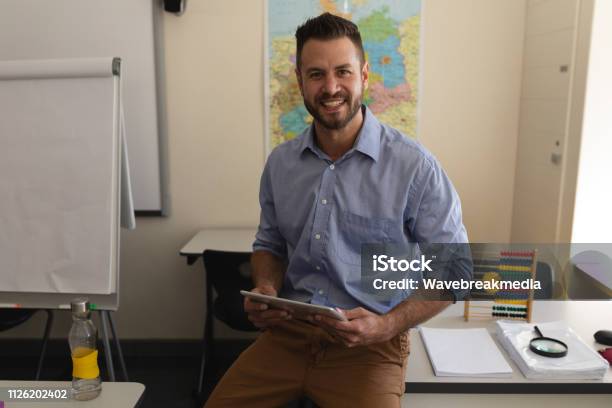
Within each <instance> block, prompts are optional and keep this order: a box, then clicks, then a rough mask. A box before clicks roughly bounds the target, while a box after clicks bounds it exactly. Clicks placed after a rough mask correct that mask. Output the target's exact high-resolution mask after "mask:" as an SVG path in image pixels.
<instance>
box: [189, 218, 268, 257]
mask: <svg viewBox="0 0 612 408" xmlns="http://www.w3.org/2000/svg"><path fill="white" fill-rule="evenodd" d="M256 232H257V228H255V227H242V228H205V229H202V230H200V231H199V232H198V233H197V234H196V235H194V236H193V238H191V239H190V240H189V242H187V243H186V244H185V246H183V248H181V251H180V252H179V253H180V254H181V255H183V256H187V257H188V261H189V263H190V264H192V263H193V261H194V260H195V259H197V258H198V257H200V256H201V255H202V252H204V250H206V249H214V250H217V251H237V252H251V251H252V250H253V241H254V240H255V233H256Z"/></svg>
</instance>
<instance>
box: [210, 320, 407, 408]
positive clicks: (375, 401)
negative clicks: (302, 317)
mask: <svg viewBox="0 0 612 408" xmlns="http://www.w3.org/2000/svg"><path fill="white" fill-rule="evenodd" d="M409 348H410V345H409V338H408V333H402V334H399V335H398V336H396V337H394V338H393V339H391V340H389V341H386V342H383V343H378V344H373V345H370V346H359V347H353V348H348V347H346V346H344V345H343V344H340V343H337V342H335V341H334V340H333V338H332V337H331V336H330V335H329V334H328V333H327V332H325V331H324V330H323V329H321V328H319V327H317V326H314V325H312V324H310V323H307V322H303V321H299V320H292V321H288V322H286V323H284V324H283V325H281V326H277V327H274V328H271V329H268V330H266V331H265V332H263V333H262V334H261V335H260V336H259V337H258V338H257V340H256V341H255V342H254V343H253V344H252V345H251V346H250V347H249V348H248V349H246V350H245V351H244V352H243V353H242V354H241V355H240V357H239V358H238V360H236V362H235V363H234V365H232V367H230V369H229V370H228V371H227V373H226V374H225V375H224V376H223V378H222V379H221V381H220V382H219V384H218V385H217V387H216V388H215V390H214V391H213V393H212V394H211V396H210V398H209V399H208V401H207V403H206V405H205V407H206V408H217V407H266V408H268V407H281V406H283V405H284V404H286V403H287V402H289V401H292V400H295V399H297V398H299V397H300V396H302V395H307V396H308V397H310V398H311V399H312V400H313V401H314V402H315V403H316V404H317V405H318V406H319V407H322V408H327V407H334V408H335V407H374V406H375V407H381V408H386V407H394V408H397V407H399V406H400V398H401V396H402V394H403V393H404V376H405V372H406V361H407V357H408V353H409Z"/></svg>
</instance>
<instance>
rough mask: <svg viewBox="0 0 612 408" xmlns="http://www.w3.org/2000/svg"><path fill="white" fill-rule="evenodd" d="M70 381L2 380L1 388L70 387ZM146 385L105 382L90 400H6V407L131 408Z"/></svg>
mask: <svg viewBox="0 0 612 408" xmlns="http://www.w3.org/2000/svg"><path fill="white" fill-rule="evenodd" d="M70 385H71V383H70V381H0V388H3V389H6V388H21V389H23V388H28V389H34V390H36V389H43V388H69V387H70ZM144 390H145V386H144V385H143V384H140V383H133V382H103V383H102V392H101V393H100V395H99V396H98V397H97V398H95V399H93V400H90V401H76V400H72V399H71V400H68V401H60V402H50V401H43V402H33V401H28V402H22V401H18V402H16V401H8V402H7V401H5V403H4V406H5V407H6V408H9V407H15V408H52V407H74V408H79V407H83V408H108V407H121V408H130V407H137V406H138V404H139V403H140V399H141V397H142V394H143V393H144Z"/></svg>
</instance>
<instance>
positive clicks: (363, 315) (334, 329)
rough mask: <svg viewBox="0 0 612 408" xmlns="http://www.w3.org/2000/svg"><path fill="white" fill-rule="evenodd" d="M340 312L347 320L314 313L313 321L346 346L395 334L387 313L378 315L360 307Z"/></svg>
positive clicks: (371, 341)
mask: <svg viewBox="0 0 612 408" xmlns="http://www.w3.org/2000/svg"><path fill="white" fill-rule="evenodd" d="M341 312H342V313H344V315H345V316H346V318H347V319H348V321H341V320H336V319H333V318H331V317H327V316H322V315H315V316H314V319H313V322H314V323H316V324H319V325H320V326H322V327H323V328H325V329H326V330H328V331H329V332H330V333H331V334H332V335H333V336H334V337H335V338H336V339H338V340H341V341H342V342H343V343H344V344H345V345H346V346H347V347H355V346H365V345H368V344H374V343H380V342H383V341H386V340H389V339H391V338H392V337H393V336H395V335H396V334H397V333H395V329H394V328H393V325H392V322H391V319H390V318H389V316H388V315H378V314H376V313H372V312H370V311H369V310H366V309H364V308H362V307H357V308H355V309H351V310H341Z"/></svg>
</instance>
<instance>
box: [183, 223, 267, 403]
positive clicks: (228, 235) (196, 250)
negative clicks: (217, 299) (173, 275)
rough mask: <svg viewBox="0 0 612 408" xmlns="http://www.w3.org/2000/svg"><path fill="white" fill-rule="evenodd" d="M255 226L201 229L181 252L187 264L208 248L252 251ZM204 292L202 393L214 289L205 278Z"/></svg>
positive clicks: (200, 378)
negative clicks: (207, 335)
mask: <svg viewBox="0 0 612 408" xmlns="http://www.w3.org/2000/svg"><path fill="white" fill-rule="evenodd" d="M256 231H257V229H256V228H255V227H244V228H205V229H202V230H200V231H199V232H198V233H197V234H196V235H194V236H193V238H191V239H190V240H189V242H187V243H186V244H185V246H183V248H181V250H180V251H179V254H180V255H181V256H185V257H187V264H188V265H193V264H194V263H195V262H196V261H197V260H198V259H200V258H201V257H202V253H203V252H204V251H205V250H207V249H212V250H217V251H230V252H231V251H236V252H251V251H252V250H253V241H254V240H255V232H256ZM204 293H206V304H205V306H204V307H205V310H204V334H203V335H202V357H201V361H200V373H199V375H198V385H197V391H196V392H197V394H198V395H201V394H202V389H203V384H204V372H205V368H206V351H205V348H206V344H204V339H206V333H207V332H209V333H211V332H212V329H213V327H212V325H213V316H212V314H211V310H212V309H211V308H212V303H211V302H212V299H211V297H212V289H211V287H210V286H209V285H208V280H207V279H206V277H205V278H204Z"/></svg>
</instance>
